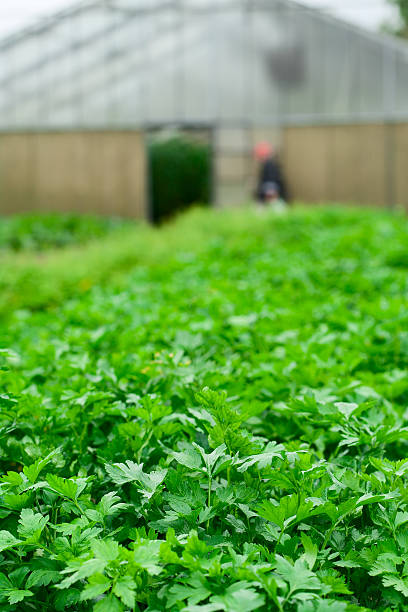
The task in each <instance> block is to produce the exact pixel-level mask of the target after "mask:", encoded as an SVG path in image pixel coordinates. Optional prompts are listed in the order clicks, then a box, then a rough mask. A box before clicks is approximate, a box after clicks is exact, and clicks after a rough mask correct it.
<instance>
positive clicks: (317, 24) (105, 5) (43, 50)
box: [0, 0, 408, 203]
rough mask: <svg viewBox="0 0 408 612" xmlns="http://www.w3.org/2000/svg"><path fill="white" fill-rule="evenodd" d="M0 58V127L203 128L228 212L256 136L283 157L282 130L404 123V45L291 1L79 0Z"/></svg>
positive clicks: (407, 55) (407, 91) (244, 182)
mask: <svg viewBox="0 0 408 612" xmlns="http://www.w3.org/2000/svg"><path fill="white" fill-rule="evenodd" d="M0 56H1V62H0V71H1V72H0V83H1V87H0V109H1V112H0V123H1V125H0V128H1V130H2V132H8V133H9V132H19V133H20V134H21V133H22V132H27V133H31V132H33V131H34V132H37V133H38V132H41V131H43V132H50V131H51V132H52V131H55V130H59V131H61V130H63V131H73V130H74V131H76V132H78V131H83V132H86V131H95V130H99V131H101V130H103V131H106V130H110V131H120V132H123V131H132V130H140V131H142V132H143V133H144V134H146V133H149V131H152V130H157V129H162V128H168V127H171V128H178V129H184V130H190V129H194V130H197V129H201V130H204V131H205V132H206V133H207V135H208V141H209V142H210V143H211V147H212V150H213V151H214V155H215V162H216V163H215V169H216V173H217V181H216V183H217V190H218V191H217V194H218V195H217V199H218V200H225V201H226V202H227V203H228V201H231V202H232V201H236V200H238V199H240V198H241V199H242V197H243V196H242V190H243V189H248V184H249V183H250V181H251V173H252V169H251V164H250V163H249V161H250V152H251V150H252V146H253V144H254V142H255V141H256V140H257V139H259V138H267V139H269V140H273V141H275V143H276V144H278V145H281V147H282V150H283V155H284V156H286V154H287V147H285V138H286V137H285V129H286V128H289V127H290V126H296V128H300V127H301V126H321V125H326V126H328V125H330V126H332V125H334V124H336V125H340V126H342V125H356V124H361V125H367V124H375V125H381V126H383V124H386V123H387V124H388V123H390V122H403V121H404V120H406V119H407V116H408V46H407V45H405V44H404V43H403V42H400V41H398V40H394V39H393V38H391V37H387V36H382V35H377V34H373V33H370V32H367V31H364V30H362V29H360V28H358V27H355V26H352V25H350V24H348V23H346V22H343V21H341V20H339V19H335V18H333V17H329V16H328V15H326V14H324V13H323V12H320V11H317V10H316V9H311V8H307V7H305V6H303V5H301V4H299V3H297V2H292V1H291V0H234V1H231V0H217V1H216V2H214V1H211V0H188V1H187V0H184V1H183V0H170V1H166V0H149V2H147V1H146V0H106V1H103V0H101V1H99V2H95V1H85V2H81V3H79V4H75V5H73V6H71V7H69V8H68V9H66V10H65V11H62V12H59V13H58V14H55V15H53V16H50V17H49V18H48V19H47V20H44V21H43V22H42V23H41V24H40V25H37V26H35V27H31V28H28V29H26V30H24V31H21V32H18V33H17V34H15V35H13V36H9V37H8V38H6V39H4V40H3V41H2V42H1V43H0ZM356 133H357V132H356ZM304 134H305V132H304V131H303V132H301V139H302V138H303V139H304V138H305V136H304ZM297 137H298V136H296V139H297ZM360 138H361V136H360V135H358V136H357V139H360ZM379 138H380V140H381V142H382V145H381V146H383V147H386V146H387V135H386V134H383V130H382V131H381V135H380V136H379ZM290 139H291V135H290V133H289V140H290ZM302 142H303V141H302ZM304 146H306V143H305V144H304ZM325 146H326V145H325ZM323 148H324V147H323ZM0 155H1V151H0ZM293 164H294V160H293V159H292V158H290V165H291V166H293ZM289 171H290V172H292V170H291V169H290V170H289ZM297 176H299V173H297ZM297 180H300V179H297ZM319 189H320V187H318V190H319ZM384 189H387V187H386V186H385V187H384ZM388 189H389V188H388ZM298 191H299V190H298V187H295V192H296V195H299V196H301V197H302V196H304V197H306V198H307V196H308V194H307V193H305V194H303V193H299V194H298ZM301 191H302V189H301ZM306 191H307V190H306ZM335 195H336V194H334V196H335ZM313 197H314V194H313ZM322 197H323V196H322ZM334 199H336V198H334ZM382 199H383V198H382Z"/></svg>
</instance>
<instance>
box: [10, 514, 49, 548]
mask: <svg viewBox="0 0 408 612" xmlns="http://www.w3.org/2000/svg"><path fill="white" fill-rule="evenodd" d="M48 521H49V518H48V516H43V515H42V514H40V513H38V512H37V513H35V512H34V511H33V510H32V508H24V510H22V511H21V514H20V518H19V521H18V522H19V524H18V527H17V531H18V534H19V535H20V536H21V537H22V538H25V539H26V540H30V539H33V540H38V538H39V536H40V535H41V532H42V530H43V529H44V527H45V526H46V524H47V523H48Z"/></svg>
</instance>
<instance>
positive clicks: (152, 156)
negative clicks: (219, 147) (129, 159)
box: [149, 136, 212, 222]
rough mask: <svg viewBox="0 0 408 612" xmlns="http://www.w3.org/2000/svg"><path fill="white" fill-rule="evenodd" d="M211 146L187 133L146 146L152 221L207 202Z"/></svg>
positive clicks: (166, 217) (209, 187) (155, 141)
mask: <svg viewBox="0 0 408 612" xmlns="http://www.w3.org/2000/svg"><path fill="white" fill-rule="evenodd" d="M210 154H211V152H210V148H209V146H208V145H207V144H205V143H204V142H200V141H199V140H198V139H197V140H193V139H190V138H187V137H186V136H172V137H170V138H166V139H165V140H163V139H158V140H153V141H152V142H151V143H150V145H149V161H150V197H151V209H152V217H153V220H154V221H156V222H157V221H163V220H165V219H168V218H169V217H171V216H172V215H174V214H175V213H179V212H180V211H182V210H184V209H185V208H187V207H188V206H191V205H192V204H207V203H208V202H209V201H210V189H211V178H212V177H211V157H210Z"/></svg>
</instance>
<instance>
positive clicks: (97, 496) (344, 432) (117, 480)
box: [0, 208, 408, 612]
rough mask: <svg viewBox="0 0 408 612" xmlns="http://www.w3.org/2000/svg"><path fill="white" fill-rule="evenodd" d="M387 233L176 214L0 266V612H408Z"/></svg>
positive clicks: (398, 380) (371, 215) (343, 224)
mask: <svg viewBox="0 0 408 612" xmlns="http://www.w3.org/2000/svg"><path fill="white" fill-rule="evenodd" d="M407 236H408V223H407V220H406V219H405V218H404V217H402V216H399V215H389V214H387V213H384V212H379V211H368V210H364V211H361V210H351V209H348V210H346V209H341V208H336V209H327V208H325V209H319V210H316V209H300V208H299V209H295V210H294V211H291V212H290V214H288V215H285V216H282V217H279V216H276V215H273V214H270V213H269V212H264V214H257V213H256V212H255V211H251V210H247V209H243V210H239V211H202V210H196V211H193V212H191V213H189V214H188V215H185V216H183V217H181V218H179V219H178V220H177V221H175V222H174V223H173V224H171V225H168V226H165V227H164V228H162V229H154V228H150V227H136V228H130V227H126V228H121V229H118V230H115V231H113V232H112V233H109V234H107V235H106V236H104V237H102V238H100V239H99V240H97V241H91V242H88V243H87V244H84V245H80V246H78V245H77V246H73V247H69V248H67V249H62V250H58V251H49V252H45V253H43V254H41V255H36V256H33V254H32V253H31V252H30V253H27V252H21V253H18V254H10V253H5V254H3V255H2V256H1V257H2V261H1V263H2V264H3V265H2V266H1V272H0V287H1V295H2V298H1V299H2V307H1V308H2V313H3V323H2V325H1V326H0V342H1V346H2V347H3V349H2V351H1V352H0V381H1V389H2V390H1V392H0V406H1V409H2V410H1V413H0V427H1V429H0V436H1V437H0V462H1V467H2V473H3V476H2V478H1V485H0V516H1V522H2V525H1V530H0V553H1V556H0V563H1V567H0V572H2V573H0V598H1V600H0V601H1V603H0V605H1V606H2V609H4V610H10V611H14V610H22V609H24V610H30V609H31V610H63V609H64V610H72V611H74V610H75V611H78V612H82V611H85V610H95V611H96V612H108V611H109V612H110V611H116V610H120V611H130V610H132V611H133V610H147V611H149V612H153V611H155V612H156V611H160V610H171V611H173V610H174V611H178V610H184V611H185V612H195V611H196V610H197V611H203V612H210V611H217V610H225V611H227V612H245V611H250V610H260V611H261V612H266V611H267V610H268V611H269V610H280V611H285V612H286V611H288V612H292V611H294V612H325V611H326V610H327V611H329V612H343V611H350V612H353V611H356V610H371V609H376V610H382V611H384V612H385V611H389V610H402V611H404V610H408V603H407V601H408V600H407V598H408V569H407V566H408V538H407V531H406V525H407V524H408V494H407V492H408V482H407V474H408V462H407V459H406V456H407V440H408V427H407V413H406V405H407V400H408V374H407V371H408V370H407V366H408V336H407V332H406V329H407V323H408V314H407V309H406V300H407V293H408V283H407V280H408V278H407V269H408V248H407V246H406V244H407ZM4 264H5V265H4Z"/></svg>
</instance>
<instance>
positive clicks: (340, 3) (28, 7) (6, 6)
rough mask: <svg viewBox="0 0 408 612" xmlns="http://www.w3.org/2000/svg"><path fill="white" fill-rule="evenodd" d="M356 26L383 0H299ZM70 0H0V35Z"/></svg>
mask: <svg viewBox="0 0 408 612" xmlns="http://www.w3.org/2000/svg"><path fill="white" fill-rule="evenodd" d="M303 2H304V3H305V4H310V5H312V6H318V7H323V8H324V10H329V11H331V12H332V13H334V14H335V15H338V16H340V17H344V18H346V19H348V20H350V21H353V22H355V23H357V24H359V25H362V26H365V27H368V28H371V29H376V28H378V27H379V26H380V25H381V23H383V22H384V21H385V20H389V19H391V18H392V16H393V11H392V9H391V8H390V4H389V2H387V0H303ZM71 3H72V0H0V36H1V35H4V34H7V33H9V32H12V31H13V30H16V29H18V28H20V27H21V26H24V25H27V23H30V22H33V21H35V20H37V19H40V18H41V17H42V16H44V15H47V14H48V13H52V12H53V11H55V10H58V9H60V8H63V7H65V6H69V4H71Z"/></svg>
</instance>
